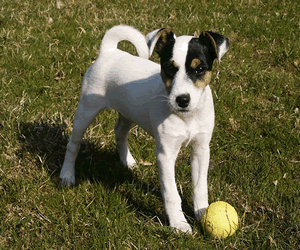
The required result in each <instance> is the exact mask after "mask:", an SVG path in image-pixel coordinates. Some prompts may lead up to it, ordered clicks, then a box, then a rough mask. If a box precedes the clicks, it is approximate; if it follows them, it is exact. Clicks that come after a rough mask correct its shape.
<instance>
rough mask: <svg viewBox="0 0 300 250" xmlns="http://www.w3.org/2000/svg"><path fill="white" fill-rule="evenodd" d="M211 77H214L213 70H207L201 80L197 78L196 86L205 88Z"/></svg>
mask: <svg viewBox="0 0 300 250" xmlns="http://www.w3.org/2000/svg"><path fill="white" fill-rule="evenodd" d="M211 77H212V72H211V71H206V73H205V75H204V76H203V78H202V79H201V80H197V81H196V82H195V86H196V87H197V88H203V89H204V88H205V87H206V86H207V85H208V84H209V83H210V81H211Z"/></svg>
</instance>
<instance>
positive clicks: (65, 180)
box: [60, 176, 75, 187]
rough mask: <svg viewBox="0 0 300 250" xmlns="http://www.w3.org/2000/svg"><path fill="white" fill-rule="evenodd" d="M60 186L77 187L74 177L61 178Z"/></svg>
mask: <svg viewBox="0 0 300 250" xmlns="http://www.w3.org/2000/svg"><path fill="white" fill-rule="evenodd" d="M60 185H61V186H63V187H69V186H72V185H75V177H74V176H60Z"/></svg>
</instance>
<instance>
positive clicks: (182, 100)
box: [176, 94, 191, 108]
mask: <svg viewBox="0 0 300 250" xmlns="http://www.w3.org/2000/svg"><path fill="white" fill-rule="evenodd" d="M190 100H191V98H190V94H183V95H179V96H177V97H176V102H177V104H178V106H179V107H180V108H186V107H187V106H189V103H190Z"/></svg>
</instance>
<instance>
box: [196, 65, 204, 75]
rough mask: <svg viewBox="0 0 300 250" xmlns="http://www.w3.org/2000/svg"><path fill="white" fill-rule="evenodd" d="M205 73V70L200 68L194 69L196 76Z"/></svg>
mask: <svg viewBox="0 0 300 250" xmlns="http://www.w3.org/2000/svg"><path fill="white" fill-rule="evenodd" d="M204 72H205V68H203V67H201V66H198V67H197V68H196V69H195V73H196V74H203V73H204Z"/></svg>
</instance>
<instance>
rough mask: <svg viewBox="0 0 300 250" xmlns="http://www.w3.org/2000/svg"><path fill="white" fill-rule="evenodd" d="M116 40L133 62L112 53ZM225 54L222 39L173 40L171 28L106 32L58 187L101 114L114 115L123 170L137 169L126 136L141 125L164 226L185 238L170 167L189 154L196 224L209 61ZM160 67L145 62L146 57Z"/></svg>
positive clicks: (201, 199) (209, 117)
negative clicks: (151, 151)
mask: <svg viewBox="0 0 300 250" xmlns="http://www.w3.org/2000/svg"><path fill="white" fill-rule="evenodd" d="M121 40H128V41H130V42H132V43H133V44H134V46H135V47H136V49H137V52H138V54H139V57H137V56H133V55H130V54H128V53H126V52H124V51H121V50H119V49H117V44H118V42H119V41H121ZM228 47H229V41H228V39H227V38H226V37H224V36H222V35H219V34H217V33H213V32H208V31H206V32H203V33H202V34H201V35H200V36H199V37H193V36H180V37H176V36H175V35H174V34H173V32H172V30H171V29H169V28H165V29H160V30H155V31H153V32H151V33H149V34H148V35H147V36H146V37H144V36H143V35H142V34H141V33H140V32H139V31H137V30H136V29H134V28H132V27H130V26H124V25H119V26H115V27H113V28H112V29H110V30H109V31H107V32H106V34H105V36H104V38H103V40H102V44H101V47H100V53H99V56H98V58H97V60H96V61H95V63H94V64H93V65H92V66H91V67H90V68H89V69H88V71H87V72H86V74H85V76H84V79H83V85H82V90H81V97H80V102H79V105H78V108H77V111H76V114H75V120H74V125H73V132H72V135H71V137H70V139H69V143H68V145H67V152H66V155H65V160H64V164H63V167H62V170H61V173H60V178H61V180H62V184H63V185H71V184H74V183H75V169H74V165H75V160H76V157H77V154H78V150H79V147H80V142H81V140H82V137H83V134H84V132H85V130H86V129H87V127H88V126H89V124H90V123H91V122H92V121H93V119H94V118H95V116H96V115H97V114H98V113H99V112H100V111H101V110H103V109H109V108H112V109H115V110H117V111H118V113H119V119H118V121H117V123H116V125H115V135H116V142H117V149H118V152H119V155H120V160H121V162H122V163H123V164H124V165H125V166H127V167H129V168H133V167H134V166H135V165H136V161H135V160H134V158H133V157H132V155H131V153H130V151H129V148H128V145H127V137H128V132H129V130H130V129H131V127H132V126H133V125H134V124H138V125H140V126H141V127H142V128H143V129H144V130H145V131H146V132H148V133H149V134H150V135H152V136H153V137H154V138H155V144H156V149H155V152H156V156H157V162H158V167H159V174H160V183H161V192H162V197H163V200H164V206H165V209H166V213H167V216H168V219H169V223H170V226H171V227H173V228H175V229H179V230H181V231H183V232H191V231H192V229H191V227H190V225H189V224H188V222H187V220H186V218H185V216H184V214H183V212H182V208H181V199H180V196H179V194H178V191H177V188H176V182H175V161H176V158H177V155H178V152H179V150H180V148H181V146H187V145H190V146H191V149H192V150H191V167H192V182H193V190H194V194H193V203H194V211H195V216H196V219H198V220H199V219H200V218H201V215H202V213H203V211H204V210H205V208H206V207H207V206H208V194H207V172H208V165H209V154H210V150H209V142H210V140H211V136H212V131H213V128H214V105H213V98H212V93H211V89H210V87H209V82H210V80H211V77H212V66H213V61H214V60H215V59H217V60H218V61H220V60H221V57H222V56H223V55H224V54H225V53H226V51H227V50H228ZM153 50H155V51H156V52H157V53H158V55H159V56H160V62H161V63H160V65H159V64H157V63H154V62H152V61H150V60H148V58H149V56H150V55H151V54H152V51H153Z"/></svg>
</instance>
